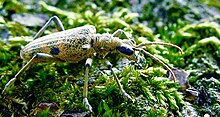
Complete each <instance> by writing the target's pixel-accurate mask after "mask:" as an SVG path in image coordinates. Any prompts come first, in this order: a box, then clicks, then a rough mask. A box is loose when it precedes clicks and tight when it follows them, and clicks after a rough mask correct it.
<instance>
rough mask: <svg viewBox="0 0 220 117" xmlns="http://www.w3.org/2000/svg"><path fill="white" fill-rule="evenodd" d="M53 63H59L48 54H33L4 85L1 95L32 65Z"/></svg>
mask: <svg viewBox="0 0 220 117" xmlns="http://www.w3.org/2000/svg"><path fill="white" fill-rule="evenodd" d="M54 61H57V62H58V61H59V62H61V60H60V59H58V58H55V57H53V56H51V55H49V54H45V53H37V54H35V55H34V56H33V57H32V58H31V59H30V60H29V61H28V62H27V64H26V65H25V66H24V67H22V68H21V70H20V71H19V72H18V73H17V74H16V75H15V76H14V78H12V79H11V80H9V82H8V83H7V84H6V85H5V87H4V89H3V91H2V94H4V92H5V90H7V88H9V87H10V86H11V85H13V84H14V82H15V81H16V80H17V79H18V78H19V77H20V76H21V75H22V73H24V72H25V71H26V70H27V69H28V68H29V67H30V66H31V65H32V64H35V63H43V62H54Z"/></svg>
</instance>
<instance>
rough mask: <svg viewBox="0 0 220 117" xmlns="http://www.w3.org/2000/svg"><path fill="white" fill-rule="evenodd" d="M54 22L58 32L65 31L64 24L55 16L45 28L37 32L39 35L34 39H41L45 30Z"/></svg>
mask: <svg viewBox="0 0 220 117" xmlns="http://www.w3.org/2000/svg"><path fill="white" fill-rule="evenodd" d="M51 21H54V23H55V27H56V28H57V30H58V31H64V30H65V29H64V26H63V24H62V22H61V21H60V19H59V18H58V17H57V16H53V17H51V18H50V19H49V20H48V21H47V23H46V24H44V26H43V27H42V28H41V29H40V30H39V31H38V32H37V34H36V35H35V36H34V39H36V38H38V37H40V36H41V35H42V34H43V32H44V30H45V29H46V28H47V27H48V26H49V24H50V22H51Z"/></svg>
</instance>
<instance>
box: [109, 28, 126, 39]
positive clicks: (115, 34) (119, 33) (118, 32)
mask: <svg viewBox="0 0 220 117" xmlns="http://www.w3.org/2000/svg"><path fill="white" fill-rule="evenodd" d="M122 34H124V35H125V37H126V38H127V39H130V38H129V36H128V35H127V34H126V33H125V31H123V30H122V29H118V30H116V31H115V32H114V33H113V34H112V36H113V37H120V36H121V35H122Z"/></svg>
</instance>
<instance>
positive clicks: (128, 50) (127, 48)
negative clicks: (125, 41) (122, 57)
mask: <svg viewBox="0 0 220 117" xmlns="http://www.w3.org/2000/svg"><path fill="white" fill-rule="evenodd" d="M116 49H117V50H119V51H120V52H121V53H123V54H126V55H132V54H133V53H134V50H133V49H132V48H131V47H130V46H127V45H121V46H118V47H116Z"/></svg>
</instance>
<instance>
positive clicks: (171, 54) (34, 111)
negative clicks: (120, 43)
mask: <svg viewBox="0 0 220 117" xmlns="http://www.w3.org/2000/svg"><path fill="white" fill-rule="evenodd" d="M191 2H195V1H190V3H191ZM195 4H198V5H199V6H200V5H203V4H200V3H199V2H195ZM209 4H211V3H209ZM36 5H39V7H38V8H36V7H34V6H36ZM135 5H136V6H135ZM138 5H141V6H143V7H141V9H138V8H139V6H138ZM0 6H1V9H3V10H4V12H0V14H1V15H2V16H1V17H0V23H1V26H2V27H3V28H5V29H7V30H8V31H9V32H10V37H9V42H10V43H9V44H6V43H4V42H2V41H1V42H0V61H1V62H0V91H2V90H3V88H4V86H5V84H6V83H7V82H8V81H9V80H10V79H11V78H13V77H14V75H15V74H16V73H17V72H18V71H19V70H20V69H21V68H22V59H21V58H20V56H19V51H20V50H21V48H22V46H23V45H26V44H27V43H28V42H29V41H32V37H31V36H32V35H34V34H35V33H36V31H38V30H39V28H40V27H28V26H23V25H21V24H19V23H17V22H13V21H12V20H11V18H10V17H11V15H12V14H14V13H33V14H35V13H45V12H46V13H47V15H48V16H49V17H50V16H53V15H57V16H58V17H59V18H60V19H61V21H62V22H63V24H64V27H65V29H70V28H74V27H78V26H81V25H87V24H90V25H94V26H95V27H96V28H97V33H113V32H114V31H116V30H117V29H122V30H124V31H126V33H127V34H128V35H129V36H130V37H131V38H134V40H135V41H136V42H137V43H141V42H149V41H150V42H170V43H173V44H177V45H178V46H180V47H181V48H183V50H184V55H182V56H181V55H179V53H178V52H177V51H178V50H176V49H173V48H170V47H168V48H166V47H162V46H147V47H146V50H147V51H149V52H150V53H152V54H153V55H155V56H156V57H157V58H160V59H161V60H162V61H163V62H165V63H166V64H168V66H172V67H177V68H182V69H185V70H188V72H189V73H190V77H189V83H190V85H191V87H192V88H195V89H196V91H198V92H199V93H200V94H204V95H199V96H200V97H198V98H196V99H194V100H193V99H192V100H191V103H192V106H193V107H194V108H195V109H196V111H198V114H199V115H202V116H203V115H204V114H207V113H208V114H209V115H213V116H214V115H217V114H219V111H216V110H219V97H218V94H219V90H218V88H219V73H220V72H219V71H220V70H219V66H220V63H219V60H220V59H219V57H220V54H219V53H220V52H219V50H220V48H219V47H220V42H219V38H220V30H219V29H220V28H219V23H218V22H216V21H213V20H212V21H207V22H202V21H201V22H199V23H198V22H197V23H193V24H192V21H195V20H196V21H197V20H199V19H202V18H203V17H204V16H203V14H201V16H200V15H199V13H196V12H195V10H194V9H192V8H190V7H188V6H187V5H184V3H182V2H176V1H158V2H154V1H149V3H142V2H141V3H131V1H126V2H125V1H121V0H116V1H114V0H113V1H110V2H104V3H103V1H92V0H91V1H84V0H82V1H74V2H68V1H62V2H61V1H59V0H58V1H55V2H49V1H40V2H36V1H30V3H22V2H18V1H16V0H7V1H6V0H5V1H1V2H0ZM11 6H13V7H11ZM30 6H31V7H33V8H35V9H32V8H31V7H30ZM132 6H134V7H132ZM158 9H159V10H158ZM195 9H197V10H198V11H200V10H199V9H200V8H199V7H198V8H195ZM153 11H158V12H157V13H155V12H153ZM189 14H192V16H193V17H192V19H193V20H190V21H189V20H187V18H186V17H187V16H188V15H189ZM207 14H208V13H207ZM190 19H191V18H190ZM215 19H216V20H218V17H217V16H216V18H215ZM160 24H162V25H160ZM51 27H52V28H51ZM51 27H50V28H48V30H47V31H46V32H45V34H50V33H53V32H56V30H54V28H53V26H51ZM121 38H122V39H123V38H124V36H122V37H121ZM27 41H28V42H27ZM141 57H142V58H143V59H142V61H140V62H139V63H133V62H131V61H126V62H129V64H128V65H126V66H123V65H121V64H118V63H117V62H118V61H122V62H124V59H122V58H121V56H117V54H109V55H108V56H107V57H106V58H107V59H109V60H110V61H111V62H112V63H113V67H114V71H115V72H116V74H117V76H118V77H119V79H120V81H121V83H122V85H123V87H124V89H125V91H126V92H127V93H128V94H130V95H131V96H132V98H133V99H134V101H133V102H132V101H129V100H126V99H124V98H123V96H122V95H121V93H120V91H119V88H118V86H117V83H116V81H115V80H114V78H113V76H112V74H111V73H109V71H108V70H102V69H103V66H102V65H100V63H102V62H101V61H100V60H99V59H97V58H94V63H93V66H92V67H91V70H90V74H89V93H88V100H89V102H90V104H91V105H92V107H93V111H94V113H92V116H109V117H110V116H116V117H119V116H126V117H129V116H164V117H167V116H183V113H182V112H183V109H184V105H185V103H186V102H187V99H186V98H187V96H186V94H184V93H181V92H179V89H181V88H182V87H180V86H179V85H178V84H177V83H174V82H173V81H170V80H168V79H167V78H166V72H167V71H166V70H165V69H164V68H163V67H162V66H161V65H160V64H158V63H156V62H155V61H154V60H152V59H151V58H149V57H147V56H144V55H142V56H141V55H140V58H141ZM84 63H85V61H80V62H78V63H73V64H72V63H62V64H55V63H52V64H36V65H33V66H31V67H30V68H29V70H27V71H26V72H25V73H24V74H22V76H21V77H20V78H19V79H18V80H17V81H16V82H15V84H14V85H13V86H12V87H10V88H9V89H8V90H7V91H6V93H5V95H0V116H28V115H29V116H57V115H61V114H62V113H69V114H72V115H85V114H87V112H86V111H87V110H86V108H85V107H84V105H83V103H82V98H83V96H82V91H83V80H84V69H85V67H84ZM117 64H118V65H117ZM104 68H105V67H104ZM97 72H98V74H97ZM205 89H207V90H205ZM41 104H48V106H46V107H45V108H43V109H42V107H41V106H40V105H41ZM53 104H55V105H56V106H54V105H53ZM49 105H50V106H49ZM196 105H197V106H196ZM207 105H209V106H207ZM186 112H187V111H186ZM184 114H185V113H184Z"/></svg>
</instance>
